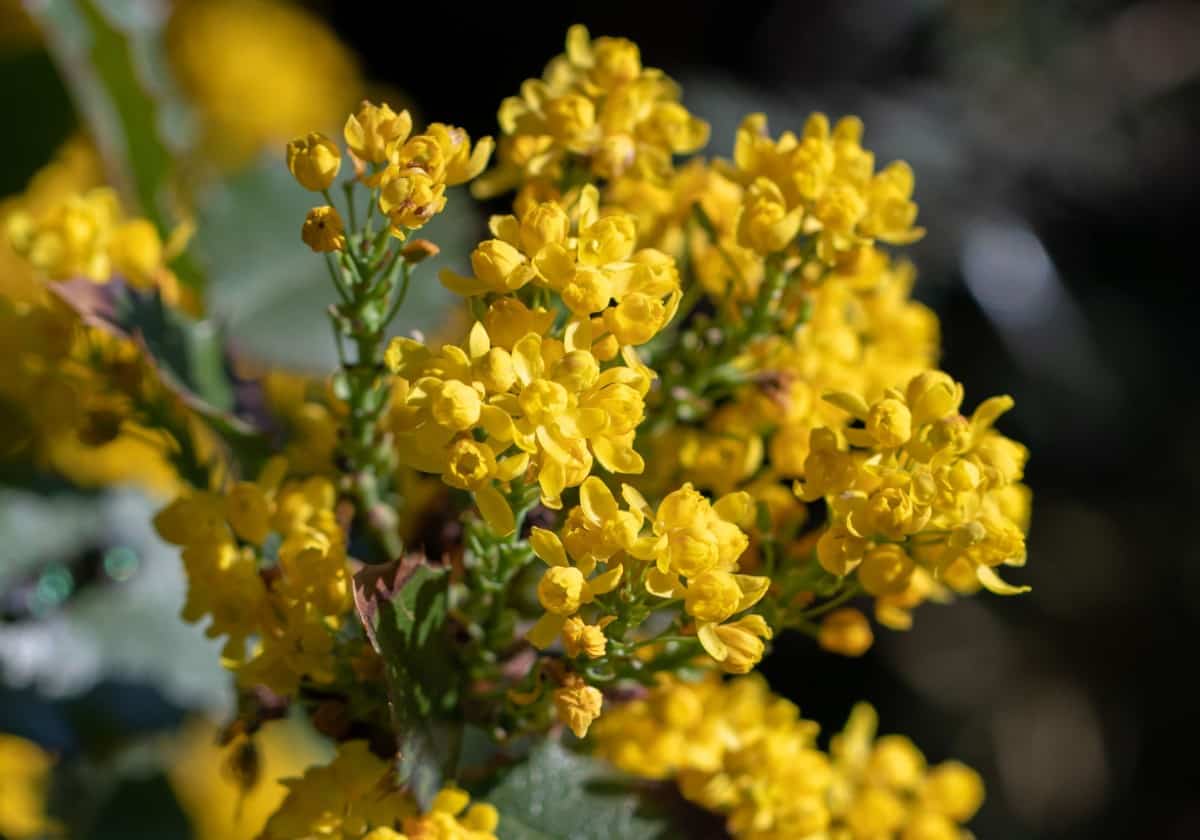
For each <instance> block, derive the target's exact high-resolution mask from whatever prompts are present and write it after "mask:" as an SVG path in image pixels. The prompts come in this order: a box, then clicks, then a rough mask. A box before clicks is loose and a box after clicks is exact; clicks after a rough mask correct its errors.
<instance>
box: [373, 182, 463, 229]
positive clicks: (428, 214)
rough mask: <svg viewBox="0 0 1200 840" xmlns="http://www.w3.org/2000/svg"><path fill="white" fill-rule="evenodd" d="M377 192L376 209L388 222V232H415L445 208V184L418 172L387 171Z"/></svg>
mask: <svg viewBox="0 0 1200 840" xmlns="http://www.w3.org/2000/svg"><path fill="white" fill-rule="evenodd" d="M383 177H384V180H383V185H382V187H380V190H379V209H380V210H381V211H383V213H384V215H386V216H387V217H388V219H389V220H390V221H391V223H392V232H393V234H395V235H396V236H403V235H404V229H405V228H407V229H409V230H416V229H417V228H419V227H422V226H423V225H424V224H425V223H426V222H428V221H429V220H430V219H432V218H433V217H434V216H436V215H437V214H438V213H440V212H442V209H443V208H444V207H445V206H446V185H445V183H444V182H439V181H437V180H435V179H434V178H432V177H430V176H429V174H427V173H426V172H424V171H422V170H420V169H400V170H392V169H389V170H387V171H386V172H385V173H384V176H383Z"/></svg>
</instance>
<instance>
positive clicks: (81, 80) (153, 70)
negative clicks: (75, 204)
mask: <svg viewBox="0 0 1200 840" xmlns="http://www.w3.org/2000/svg"><path fill="white" fill-rule="evenodd" d="M138 8H139V7H138V5H137V4H133V3H129V2H116V0H109V2H103V3H102V2H98V0H48V1H47V2H45V3H41V4H35V5H32V6H31V10H32V12H33V14H35V15H36V16H37V18H38V21H39V23H40V24H41V26H42V29H43V31H44V32H45V33H46V40H47V44H48V45H49V47H50V50H51V53H52V55H53V56H54V58H55V60H56V61H57V62H58V64H59V67H60V69H61V71H62V75H63V78H64V79H65V80H66V82H67V85H68V87H69V88H70V89H71V92H72V94H73V97H74V100H75V104H76V106H77V107H78V108H79V110H80V111H81V112H82V113H83V115H84V116H85V118H86V119H87V122H88V126H89V129H90V133H91V135H92V138H93V140H95V142H96V144H97V145H98V147H99V148H100V152H101V155H102V156H103V157H104V159H105V162H106V163H107V164H108V169H109V176H110V178H113V179H115V183H116V184H117V186H119V187H120V188H121V190H122V191H123V192H124V193H125V194H126V195H127V196H129V197H132V198H133V199H134V200H135V201H136V203H137V205H138V206H139V208H140V210H141V212H142V213H143V214H144V215H145V216H146V217H147V218H149V219H150V220H151V221H153V222H154V224H155V225H156V226H157V227H158V229H159V232H160V234H162V236H163V237H164V238H165V237H166V236H167V235H168V234H169V233H170V232H171V229H172V228H173V227H174V221H173V219H172V217H171V214H170V212H169V210H170V208H171V200H172V196H171V191H172V189H174V188H175V187H176V186H177V184H175V183H174V182H173V178H174V174H175V172H174V157H175V156H177V154H178V150H172V149H171V148H169V147H168V144H167V141H166V137H165V132H166V128H167V125H168V123H169V120H168V116H170V117H172V118H174V117H175V116H177V115H178V113H179V112H181V111H182V106H179V105H177V104H172V103H169V101H168V100H169V99H170V90H169V87H168V85H167V77H166V75H165V74H164V73H163V72H162V68H161V67H160V66H155V65H154V62H153V60H152V54H153V53H154V52H155V50H156V49H157V46H158V37H159V35H160V33H161V24H160V23H159V22H157V21H156V20H154V19H153V18H151V17H150V16H149V15H148V14H146V13H144V12H143V13H141V14H139V13H138ZM173 267H174V268H175V270H176V273H177V274H178V275H179V278H180V280H182V281H183V282H184V283H186V284H189V285H193V286H194V285H197V284H198V283H199V282H200V276H199V273H198V271H197V269H196V266H195V264H194V262H193V261H192V260H190V259H188V258H181V259H178V260H176V261H175V263H174V266H173Z"/></svg>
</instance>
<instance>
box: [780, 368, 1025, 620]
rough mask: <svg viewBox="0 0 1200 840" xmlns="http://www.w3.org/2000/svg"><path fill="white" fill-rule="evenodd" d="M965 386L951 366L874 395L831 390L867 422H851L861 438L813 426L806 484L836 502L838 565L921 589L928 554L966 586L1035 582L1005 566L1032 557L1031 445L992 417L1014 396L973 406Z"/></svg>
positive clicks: (940, 574) (934, 569)
mask: <svg viewBox="0 0 1200 840" xmlns="http://www.w3.org/2000/svg"><path fill="white" fill-rule="evenodd" d="M962 398H963V388H962V385H960V384H959V383H957V382H955V381H954V380H953V379H951V378H950V377H949V376H947V375H946V374H945V373H942V372H941V371H928V372H925V373H922V374H919V375H917V376H915V377H913V379H911V380H910V381H909V383H908V385H907V386H906V387H905V388H904V389H903V390H900V389H890V390H888V391H887V392H886V394H885V396H883V397H882V398H881V399H879V400H877V401H875V402H874V403H872V404H870V405H868V404H867V403H866V402H865V401H864V400H863V399H862V398H861V397H858V396H855V395H852V394H849V393H845V392H839V393H833V394H830V395H828V396H827V397H826V400H827V401H829V402H831V403H833V404H835V405H837V406H838V407H839V408H841V409H843V410H845V411H846V412H847V413H849V414H850V415H851V416H852V417H854V418H855V420H857V421H860V422H861V423H862V426H861V427H857V426H856V427H854V428H848V429H846V430H844V431H843V432H842V437H844V439H845V441H846V443H847V444H848V445H849V450H847V449H845V448H844V447H843V445H842V444H841V442H840V441H839V437H838V435H837V434H836V433H835V432H834V431H832V430H830V429H825V428H822V429H815V430H813V432H812V436H811V440H810V447H809V455H808V457H807V459H806V460H805V464H804V480H803V482H801V483H798V485H797V492H798V493H799V494H800V495H801V496H802V497H803V498H804V499H806V500H814V499H817V498H821V497H824V498H826V499H827V501H828V503H829V509H830V513H831V517H830V518H831V526H830V528H829V529H828V530H827V531H826V532H825V533H824V534H823V535H822V536H821V539H820V541H819V542H818V543H817V557H818V560H819V561H820V563H821V565H822V567H824V568H825V569H826V570H827V571H828V572H830V573H831V574H835V575H839V576H842V575H846V574H849V573H850V572H852V571H854V572H856V575H857V579H858V582H859V584H860V585H861V586H862V588H863V589H864V590H866V592H868V593H869V594H871V595H874V596H877V597H882V598H886V597H888V596H896V595H900V594H902V593H904V592H906V590H909V589H910V587H911V586H912V578H913V573H914V571H915V569H916V568H917V566H918V565H919V566H921V567H922V568H924V569H926V570H928V571H929V572H930V573H932V574H933V576H934V577H936V578H938V579H940V580H945V581H947V582H948V583H950V585H952V586H954V587H955V588H958V589H963V590H965V591H971V590H972V589H973V588H974V587H975V586H977V585H978V584H983V585H984V586H985V587H987V588H988V589H989V590H990V591H992V592H995V593H997V594H1001V595H1012V594H1016V593H1018V592H1023V591H1025V590H1024V589H1021V588H1019V587H1014V586H1011V585H1009V584H1006V583H1005V582H1004V581H1003V580H1001V579H1000V577H999V576H998V575H997V574H996V572H995V571H994V570H995V567H997V566H1000V565H1009V566H1021V565H1024V563H1025V536H1024V528H1025V525H1026V522H1027V519H1028V509H1029V494H1028V491H1027V489H1026V488H1025V487H1024V486H1023V485H1021V484H1020V483H1019V482H1020V479H1021V477H1022V474H1023V471H1024V467H1025V460H1026V457H1027V452H1026V450H1025V447H1023V446H1021V445H1020V444H1018V443H1016V442H1014V441H1012V440H1010V439H1008V438H1006V437H1004V436H1003V435H1001V434H999V433H998V432H996V431H995V430H994V429H993V428H992V426H993V424H994V423H995V421H996V419H997V418H998V417H999V416H1000V415H1001V414H1002V413H1004V412H1005V411H1007V410H1008V409H1009V408H1011V407H1012V399H1011V398H1010V397H993V398H991V399H989V400H985V401H984V402H983V403H982V404H981V405H980V406H979V407H978V408H977V409H976V410H975V412H974V413H973V414H972V415H971V417H970V418H967V417H964V416H963V415H962V414H961V413H960V408H961V405H962ZM917 586H918V587H922V586H923V584H922V583H918V584H917Z"/></svg>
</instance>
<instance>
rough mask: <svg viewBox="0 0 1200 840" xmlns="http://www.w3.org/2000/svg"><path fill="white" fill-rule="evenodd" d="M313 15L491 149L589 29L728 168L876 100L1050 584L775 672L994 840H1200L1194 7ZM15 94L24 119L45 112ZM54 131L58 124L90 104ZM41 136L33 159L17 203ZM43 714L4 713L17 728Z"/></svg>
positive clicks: (1198, 63) (431, 9)
mask: <svg viewBox="0 0 1200 840" xmlns="http://www.w3.org/2000/svg"><path fill="white" fill-rule="evenodd" d="M308 6H309V7H310V8H312V9H313V10H315V11H316V12H318V13H319V14H321V15H323V16H324V17H326V18H327V19H328V20H330V21H331V22H332V24H333V25H334V27H335V28H336V29H337V31H338V32H339V34H340V35H341V36H342V37H343V38H344V39H345V40H346V41H347V42H348V43H349V45H350V46H351V47H352V48H354V49H355V50H356V51H357V52H359V54H360V55H361V56H362V58H363V61H364V64H365V69H366V71H367V74H368V76H369V77H370V78H371V79H372V80H374V81H376V82H379V83H382V84H384V85H386V86H387V87H389V88H391V89H394V90H397V91H403V93H404V94H405V95H407V96H408V97H411V99H412V101H413V102H414V103H416V106H417V108H418V109H419V110H420V111H421V112H422V113H423V115H424V116H425V117H427V118H428V119H441V120H447V121H454V122H456V123H460V124H463V125H465V126H466V127H467V128H468V129H469V130H470V132H471V134H472V135H473V136H476V135H480V134H487V133H492V132H494V130H495V128H494V126H495V111H496V107H497V105H498V103H499V101H500V100H501V98H503V97H504V96H506V95H509V94H511V93H513V92H515V91H516V90H517V87H518V85H519V84H520V82H521V81H522V80H523V79H525V78H527V77H529V76H535V75H537V74H539V73H540V71H541V68H542V66H543V64H544V63H545V61H546V60H547V59H548V58H549V57H550V56H551V55H552V54H553V53H554V52H556V51H558V50H560V49H561V44H562V39H563V36H564V33H565V31H566V28H567V27H568V26H569V25H570V24H571V23H574V22H578V21H582V22H585V23H586V24H587V25H588V26H589V27H590V29H591V31H592V33H593V35H600V34H613V35H624V36H627V37H630V38H632V39H634V40H635V41H637V42H638V43H639V44H640V46H641V48H642V55H643V59H644V61H645V62H646V63H647V64H649V65H653V66H658V67H662V68H663V69H665V70H666V71H667V72H668V73H669V74H670V75H672V76H674V77H675V78H676V79H678V80H679V81H680V82H682V83H683V85H684V91H685V93H684V98H685V102H686V103H687V104H688V105H689V106H690V107H691V108H692V109H693V110H694V111H696V112H697V113H699V114H700V115H701V116H703V117H705V118H707V119H710V120H711V121H712V123H713V139H712V143H711V145H710V153H711V154H728V153H729V151H730V149H731V144H732V138H733V131H734V128H735V127H736V124H737V122H738V120H739V119H740V117H741V116H742V115H743V114H744V113H746V112H749V111H754V110H764V111H766V112H767V113H768V114H769V115H770V118H771V124H772V129H773V131H776V132H778V131H780V130H783V129H785V128H798V127H799V126H800V124H801V121H802V119H803V117H804V115H805V114H806V113H807V112H808V111H809V110H813V109H820V110H825V111H827V112H829V113H830V114H831V115H833V116H838V115H841V114H843V113H857V114H860V115H861V116H862V117H863V118H864V119H865V121H866V125H867V133H866V138H865V141H864V144H865V145H866V146H867V147H869V148H871V149H873V150H874V151H875V152H876V153H877V157H878V160H879V161H880V162H881V163H882V162H885V161H887V160H891V159H893V158H904V159H907V160H909V161H910V162H911V163H912V164H913V166H914V168H915V170H916V173H917V193H916V198H917V200H918V202H919V203H920V205H921V216H920V222H921V223H922V224H923V225H924V226H925V227H927V228H928V229H929V234H928V236H927V237H926V239H925V240H924V241H923V242H921V243H919V244H918V245H916V246H915V247H914V248H912V249H911V253H912V255H913V257H914V258H915V260H916V261H917V263H918V266H919V268H920V271H921V282H920V284H919V286H918V289H917V296H918V297H919V298H920V299H922V300H923V301H925V302H927V303H929V304H930V305H932V306H933V307H934V308H935V309H936V310H937V312H938V313H939V315H940V316H941V318H942V325H943V330H944V359H943V366H944V367H945V368H946V369H947V370H949V371H950V372H951V373H952V374H954V375H955V376H956V378H958V379H960V380H962V381H964V382H965V383H966V386H967V403H968V406H973V405H974V404H975V403H977V402H978V401H980V400H982V399H983V398H984V397H986V396H989V395H991V394H995V393H1010V394H1012V395H1013V396H1014V397H1015V398H1016V401H1017V407H1016V409H1015V411H1014V412H1013V413H1012V414H1011V415H1009V416H1008V417H1007V418H1005V420H1004V421H1003V422H1002V428H1003V430H1004V431H1005V432H1006V433H1007V434H1009V435H1011V436H1012V437H1014V438H1016V439H1018V440H1021V441H1023V442H1025V443H1026V444H1027V445H1028V446H1029V447H1030V449H1031V450H1032V453H1033V457H1032V460H1031V463H1030V466H1029V470H1028V481H1029V483H1030V484H1031V485H1032V487H1033V489H1034V495H1035V505H1034V518H1033V528H1032V533H1031V535H1030V542H1029V557H1030V560H1029V565H1028V566H1027V568H1026V569H1024V570H1013V571H1011V572H1010V573H1009V574H1008V577H1009V578H1010V579H1011V580H1013V581H1014V582H1020V583H1029V584H1031V585H1032V586H1033V592H1032V593H1031V594H1029V595H1026V596H1023V597H1020V598H1012V599H1000V598H996V597H992V596H987V595H982V596H980V597H978V598H975V599H972V600H969V601H963V602H960V603H958V604H955V605H953V606H951V607H941V606H936V605H929V606H926V607H924V608H923V609H922V610H920V611H919V612H918V614H917V617H916V622H915V627H914V629H913V630H912V631H911V632H909V633H907V634H897V633H890V632H888V631H881V633H880V638H879V642H878V644H877V646H876V648H875V649H873V650H872V651H871V652H870V653H869V654H868V655H867V656H865V657H864V658H863V659H861V660H842V659H837V658H834V657H831V656H829V655H824V654H821V653H819V652H818V651H816V650H815V649H814V647H813V646H812V644H811V643H810V642H809V641H808V640H806V639H804V638H799V637H796V638H783V639H781V640H779V641H778V643H777V645H776V648H775V653H774V655H773V656H772V657H771V659H770V660H769V661H768V662H767V663H766V667H765V671H766V673H767V675H768V676H769V678H770V679H771V681H772V684H773V685H774V686H775V687H776V688H777V689H778V690H779V691H781V692H783V693H785V694H786V695H787V696H789V697H791V698H792V699H794V700H795V701H796V702H798V703H799V704H800V706H801V709H802V711H803V712H804V713H805V715H806V716H808V717H812V718H815V719H817V720H819V721H820V722H821V723H822V725H823V726H824V727H825V729H826V731H829V730H831V729H834V728H836V727H838V726H840V725H841V723H842V721H843V720H844V717H845V715H846V714H847V712H848V710H849V708H850V706H851V705H852V704H853V702H855V701H857V700H859V699H868V700H870V701H871V702H873V703H874V704H875V705H876V707H877V708H878V709H879V712H880V718H881V722H882V729H883V731H885V732H895V731H903V732H905V733H907V734H909V735H911V736H912V737H913V738H914V740H916V742H917V743H918V744H919V745H920V746H921V747H922V748H923V749H924V750H925V752H926V754H927V755H928V756H929V758H930V759H931V760H932V761H938V760H942V759H944V758H948V757H951V756H955V757H959V758H961V759H963V760H964V761H966V762H967V763H969V764H971V765H972V766H974V767H976V768H978V769H979V770H980V771H981V772H982V773H983V774H984V776H985V778H986V779H987V781H988V786H989V795H988V801H987V804H986V805H985V806H984V809H983V811H982V812H981V814H980V815H979V817H978V818H977V820H976V821H975V822H974V823H973V827H974V829H975V831H976V833H977V834H978V835H979V836H980V837H981V838H989V840H990V838H1110V837H1111V838H1131V837H1147V838H1167V839H1168V840H1169V839H1170V838H1192V837H1197V836H1200V797H1197V795H1196V794H1197V773H1196V770H1195V766H1194V761H1193V760H1192V758H1193V756H1194V755H1195V752H1194V750H1195V749H1196V738H1195V735H1194V730H1195V714H1194V711H1193V709H1194V705H1195V702H1194V700H1193V697H1192V692H1191V691H1190V685H1191V683H1190V679H1191V678H1192V675H1193V674H1192V672H1193V670H1194V667H1195V663H1196V655H1195V652H1194V651H1195V648H1194V647H1193V646H1192V643H1193V641H1194V639H1195V638H1196V631H1197V629H1198V626H1197V625H1198V624H1200V621H1198V619H1200V565H1198V562H1200V558H1198V557H1197V550H1196V544H1197V543H1196V536H1197V532H1196V531H1195V530H1194V529H1195V528H1196V521H1197V515H1196V514H1197V513H1198V511H1197V509H1196V505H1195V503H1194V498H1195V495H1196V480H1195V475H1196V472H1197V470H1200V433H1198V432H1197V425H1196V417H1197V416H1200V404H1198V399H1197V392H1196V389H1195V384H1196V383H1195V375H1194V372H1195V366H1196V355H1197V354H1196V352H1195V349H1194V345H1195V340H1194V338H1193V336H1194V334H1195V333H1194V327H1193V324H1194V323H1195V312H1196V302H1197V296H1196V292H1195V283H1196V282H1197V280H1198V278H1197V271H1196V269H1195V256H1194V254H1195V247H1194V244H1193V240H1194V239H1195V236H1196V234H1195V228H1196V223H1197V220H1198V219H1200V213H1198V211H1200V198H1198V197H1197V195H1198V192H1197V187H1198V186H1200V156H1198V155H1197V142H1196V141H1197V139H1200V130H1198V129H1200V5H1198V4H1192V3H1182V2H1141V3H1120V2H1063V0H1057V1H1056V2H1046V0H1041V1H1040V2H1038V1H1037V0H1026V2H1008V3H1004V2H985V1H984V0H974V1H973V2H957V3H956V2H938V0H911V2H901V1H900V0H842V2H786V0H779V2H774V3H752V2H740V3H726V2H686V3H685V2H640V3H625V2H613V0H609V2H605V3H558V4H555V5H554V6H553V7H550V8H541V7H535V6H534V5H532V4H528V5H526V4H492V5H487V6H484V5H482V4H480V5H478V6H476V5H474V4H461V3H458V4H455V3H420V4H359V3H336V2H332V0H327V1H326V2H317V3H310V4H308ZM231 60H236V57H231ZM31 66H32V65H31ZM40 66H41V65H38V67H40ZM33 69H34V70H37V67H34V68H33ZM37 72H41V71H40V70H37ZM6 81H7V80H6ZM22 87H23V86H22ZM5 88H7V90H6V91H5V92H4V96H5V104H4V113H6V114H12V113H15V111H14V110H13V108H16V107H18V106H23V107H29V108H31V109H32V108H38V107H39V106H38V104H37V103H22V102H21V99H20V96H21V90H20V89H18V86H11V87H9V86H8V85H6V86H5ZM10 100H11V101H10ZM41 118H42V119H43V122H46V121H54V120H57V121H58V122H57V123H54V124H55V125H57V124H59V123H61V125H62V133H63V135H64V136H65V134H66V132H67V130H68V126H69V124H70V122H69V114H68V115H67V116H65V117H64V115H63V113H62V109H59V110H57V111H55V110H53V109H45V108H43V109H42V112H41ZM16 146H17V148H19V147H20V144H19V143H18V144H16ZM47 148H49V147H47V146H46V145H45V144H44V143H39V144H37V145H36V146H33V145H32V144H31V145H30V147H29V149H28V150H27V154H26V157H29V160H28V161H26V160H25V159H24V158H22V156H21V154H19V153H14V157H10V158H9V159H8V161H7V163H6V164H5V165H4V166H3V171H2V172H0V176H2V180H3V185H4V186H5V187H6V189H5V190H4V191H5V192H8V191H10V190H11V189H16V188H18V187H19V185H20V184H22V183H24V181H25V180H26V179H27V177H28V175H29V173H30V172H31V171H32V170H33V168H34V167H36V166H37V165H39V164H40V163H42V162H44V159H45V154H44V152H45V150H46V149H47ZM39 150H40V152H39ZM39 155H40V157H39ZM99 691H100V692H101V693H100V694H99V695H94V696H92V697H89V698H84V699H83V700H80V701H76V704H75V705H74V706H72V707H71V708H73V709H75V710H77V711H78V710H79V709H82V708H84V706H85V705H86V706H87V708H89V709H93V710H94V709H103V707H104V703H105V702H106V700H105V698H106V697H109V700H108V701H107V702H110V703H111V704H112V705H113V709H114V711H113V712H112V713H113V715H116V716H121V715H126V716H127V715H133V716H135V717H138V719H139V720H142V722H143V723H144V724H145V725H147V726H149V727H151V728H153V727H154V726H159V725H163V726H165V725H171V724H173V722H174V721H175V719H176V718H175V717H174V716H173V714H172V713H171V712H170V710H169V707H168V708H167V710H166V711H164V710H163V708H164V704H163V703H162V702H161V701H159V700H156V699H155V698H154V697H147V696H145V695H144V694H143V693H138V692H139V691H140V689H137V690H135V689H132V688H129V687H122V686H117V687H115V688H114V687H112V686H108V687H102V689H100V690H99ZM103 692H110V694H111V697H110V696H109V695H106V694H104V693H103ZM112 692H115V693H112ZM130 692H132V693H130ZM114 698H115V699H114ZM27 701H31V698H25V697H24V696H23V695H20V694H16V695H8V696H7V697H4V696H0V713H3V715H0V717H3V718H4V719H8V718H11V717H12V710H13V709H23V710H27V709H29V708H32V705H30V704H29V702H27ZM131 704H132V705H131ZM5 709H7V710H8V711H7V712H6V711H5ZM90 713H96V714H98V713H99V712H90ZM22 714H25V712H24V711H23V712H22ZM156 715H157V716H159V717H155V716H156ZM3 722H4V720H0V723H3ZM10 722H11V721H10ZM130 836H133V835H130Z"/></svg>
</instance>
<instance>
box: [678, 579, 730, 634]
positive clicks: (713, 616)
mask: <svg viewBox="0 0 1200 840" xmlns="http://www.w3.org/2000/svg"><path fill="white" fill-rule="evenodd" d="M741 600H742V590H741V588H740V587H739V586H738V585H737V579H736V578H734V576H733V575H731V574H730V573H729V572H719V571H707V572H703V573H701V574H700V575H699V576H697V577H696V578H694V579H692V580H690V581H688V587H687V592H686V594H685V595H684V609H686V610H687V613H688V615H690V616H692V617H693V618H695V619H698V620H699V621H706V622H720V621H724V620H725V619H727V618H729V616H731V615H733V614H734V613H735V612H736V611H737V607H738V603H739V602H740V601H741Z"/></svg>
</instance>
